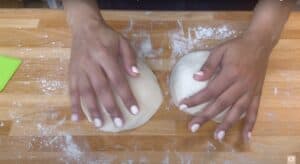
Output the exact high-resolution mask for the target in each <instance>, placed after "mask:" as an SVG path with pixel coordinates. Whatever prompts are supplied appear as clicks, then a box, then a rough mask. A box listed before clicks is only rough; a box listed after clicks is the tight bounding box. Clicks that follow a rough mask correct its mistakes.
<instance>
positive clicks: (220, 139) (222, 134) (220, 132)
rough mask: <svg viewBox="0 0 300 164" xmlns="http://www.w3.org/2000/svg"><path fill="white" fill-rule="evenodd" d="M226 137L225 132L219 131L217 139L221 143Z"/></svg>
mask: <svg viewBox="0 0 300 164" xmlns="http://www.w3.org/2000/svg"><path fill="white" fill-rule="evenodd" d="M224 136H225V131H223V130H222V131H219V132H218V134H217V139H218V140H219V141H222V140H223V138H224Z"/></svg>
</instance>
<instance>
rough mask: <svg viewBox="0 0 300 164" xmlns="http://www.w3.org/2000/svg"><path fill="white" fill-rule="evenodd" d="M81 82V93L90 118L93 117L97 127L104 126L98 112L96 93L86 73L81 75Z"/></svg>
mask: <svg viewBox="0 0 300 164" xmlns="http://www.w3.org/2000/svg"><path fill="white" fill-rule="evenodd" d="M81 75H82V76H81V77H80V81H79V91H80V96H81V99H82V101H83V103H84V105H85V107H86V108H87V110H88V111H89V114H90V116H91V117H92V120H93V121H94V124H95V126H96V127H100V126H102V121H101V116H100V112H99V111H100V110H98V105H97V100H96V96H95V93H94V90H93V88H92V86H91V84H90V82H89V80H88V77H87V75H86V74H85V73H82V74H81Z"/></svg>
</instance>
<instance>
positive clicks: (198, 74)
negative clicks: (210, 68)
mask: <svg viewBox="0 0 300 164" xmlns="http://www.w3.org/2000/svg"><path fill="white" fill-rule="evenodd" d="M195 75H196V76H203V75H204V72H203V71H199V72H197V73H195Z"/></svg>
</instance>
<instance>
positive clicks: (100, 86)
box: [95, 82, 109, 94]
mask: <svg viewBox="0 0 300 164" xmlns="http://www.w3.org/2000/svg"><path fill="white" fill-rule="evenodd" d="M95 89H96V91H97V92H98V93H100V94H101V93H107V92H108V91H109V87H108V83H107V82H97V83H96V84H95Z"/></svg>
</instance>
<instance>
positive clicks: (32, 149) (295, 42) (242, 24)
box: [0, 10, 300, 164]
mask: <svg viewBox="0 0 300 164" xmlns="http://www.w3.org/2000/svg"><path fill="white" fill-rule="evenodd" d="M103 15H104V17H105V19H106V20H107V21H108V23H109V24H110V25H111V26H112V27H113V28H115V29H116V30H117V31H119V32H121V33H123V34H124V35H126V36H127V37H129V38H130V39H131V41H132V44H133V45H134V47H135V48H136V49H137V51H139V53H140V54H144V55H145V56H146V60H147V62H148V64H149V65H150V66H151V68H152V69H153V70H154V72H155V74H156V75H157V77H158V80H159V82H160V85H161V88H162V89H163V93H164V96H165V100H164V103H163V104H162V106H161V107H160V109H159V111H158V112H157V113H156V114H155V116H154V117H153V118H152V119H151V121H150V122H148V123H147V124H146V125H145V126H143V127H141V128H138V129H136V130H133V131H129V132H124V133H118V134H112V133H102V132H100V131H98V130H96V129H95V128H94V126H93V125H90V124H89V123H88V122H87V121H86V120H84V121H81V122H80V123H73V122H71V121H70V120H69V116H70V105H69V96H68V83H67V79H68V62H69V57H70V45H71V34H70V32H69V29H68V27H67V24H66V21H65V15H64V13H63V12H62V11H55V10H0V54H7V55H11V56H14V57H18V58H21V59H22V60H23V63H22V65H21V67H20V69H19V70H18V71H17V73H16V74H15V76H14V77H13V79H12V80H11V81H10V83H9V84H8V86H7V88H6V89H5V90H4V92H2V93H0V120H1V121H0V161H1V162H2V163H15V162H20V163H41V162H42V161H43V162H47V163H66V162H67V161H68V162H69V163H88V162H90V163H93V162H94V163H264V164H265V163H287V159H288V157H289V158H290V160H293V158H294V156H295V157H296V156H298V157H299V158H298V159H299V160H300V156H299V150H300V121H299V120H300V111H299V107H300V40H299V39H300V13H296V12H295V13H292V15H291V17H290V19H289V21H288V23H287V25H286V26H285V29H284V31H283V34H282V36H281V39H280V41H279V43H278V45H277V46H276V47H275V48H274V51H273V52H272V55H271V59H270V63H269V67H268V71H267V76H266V81H265V84H264V89H263V95H262V100H261V104H260V109H259V114H258V119H257V122H256V126H255V129H254V131H253V139H252V141H251V143H250V144H249V145H244V144H242V142H241V141H240V140H239V138H240V137H241V136H240V130H241V127H242V122H240V123H238V124H237V125H235V126H234V127H233V128H232V129H231V130H230V131H229V132H228V133H227V134H226V138H225V141H224V143H219V142H217V141H215V140H214V139H213V137H212V136H213V135H212V134H213V132H214V130H215V127H216V124H215V123H213V122H209V123H207V124H205V125H204V126H203V127H202V128H201V130H200V131H199V132H198V133H196V134H192V133H190V132H189V131H188V130H187V122H188V120H189V119H190V117H189V116H187V115H185V114H183V113H181V112H180V111H178V110H177V109H176V108H174V107H173V106H172V105H171V103H170V101H169V94H168V89H167V88H168V87H167V81H168V76H169V73H170V68H171V67H172V65H173V64H174V63H175V62H176V60H177V59H178V58H179V56H180V55H182V54H183V53H185V52H186V51H192V50H193V49H211V48H213V47H214V46H216V45H217V44H219V43H221V42H223V41H225V40H227V39H230V38H232V37H235V36H238V35H240V34H241V33H242V32H243V31H244V30H245V29H246V28H247V25H248V24H249V21H250V19H251V13H249V12H135V11H126V12H124V11H104V12H103ZM207 30H208V31H207ZM0 69H1V68H0Z"/></svg>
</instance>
